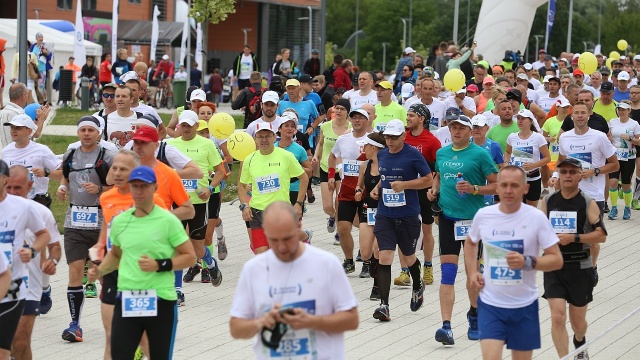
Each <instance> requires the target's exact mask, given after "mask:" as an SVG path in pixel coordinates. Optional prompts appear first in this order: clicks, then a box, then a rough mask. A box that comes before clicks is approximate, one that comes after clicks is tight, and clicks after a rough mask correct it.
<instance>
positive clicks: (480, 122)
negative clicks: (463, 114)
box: [471, 114, 488, 127]
mask: <svg viewBox="0 0 640 360" xmlns="http://www.w3.org/2000/svg"><path fill="white" fill-rule="evenodd" d="M471 125H472V126H480V127H483V126H486V125H488V123H487V118H486V117H485V116H484V115H482V114H478V115H476V116H474V117H472V118H471Z"/></svg>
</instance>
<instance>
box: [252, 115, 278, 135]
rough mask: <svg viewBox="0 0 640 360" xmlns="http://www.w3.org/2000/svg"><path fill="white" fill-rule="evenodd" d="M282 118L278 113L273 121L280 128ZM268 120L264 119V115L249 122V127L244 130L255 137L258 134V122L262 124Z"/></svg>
mask: <svg viewBox="0 0 640 360" xmlns="http://www.w3.org/2000/svg"><path fill="white" fill-rule="evenodd" d="M282 120H283V119H282V118H281V117H280V116H278V115H276V118H275V119H274V120H273V121H272V122H271V123H272V124H273V126H274V127H275V128H276V129H278V128H280V125H281V124H282ZM266 122H268V121H264V120H263V119H262V117H260V118H258V119H255V120H253V121H252V122H251V123H249V125H248V126H247V128H246V129H245V130H244V131H246V132H247V134H249V135H251V137H254V136H255V135H256V129H257V128H258V124H262V123H266Z"/></svg>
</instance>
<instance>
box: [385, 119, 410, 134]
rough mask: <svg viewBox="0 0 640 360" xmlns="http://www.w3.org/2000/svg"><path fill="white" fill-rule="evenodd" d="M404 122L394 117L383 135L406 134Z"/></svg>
mask: <svg viewBox="0 0 640 360" xmlns="http://www.w3.org/2000/svg"><path fill="white" fill-rule="evenodd" d="M404 132H405V130H404V123H403V122H402V121H400V120H398V119H393V120H391V121H389V122H388V123H387V127H386V128H385V129H384V132H383V133H382V134H383V135H391V136H397V135H402V134H404Z"/></svg>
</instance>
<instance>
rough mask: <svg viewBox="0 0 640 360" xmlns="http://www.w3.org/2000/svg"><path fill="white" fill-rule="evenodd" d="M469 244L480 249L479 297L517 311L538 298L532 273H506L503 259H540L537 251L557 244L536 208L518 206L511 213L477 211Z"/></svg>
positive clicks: (497, 207) (494, 209)
mask: <svg viewBox="0 0 640 360" xmlns="http://www.w3.org/2000/svg"><path fill="white" fill-rule="evenodd" d="M469 237H470V238H471V241H473V242H474V243H477V242H478V241H480V240H482V244H483V246H484V251H483V253H484V255H483V256H484V275H483V277H484V287H483V288H482V290H480V298H481V299H482V301H483V302H484V303H486V304H489V305H491V306H495V307H500V308H506V309H518V308H522V307H525V306H528V305H530V304H531V303H533V302H534V301H536V299H537V298H538V289H537V287H536V271H535V270H534V271H525V270H510V269H509V267H508V266H507V261H506V259H505V257H506V255H507V253H509V252H510V251H517V252H519V253H521V254H523V255H531V256H540V252H541V249H548V248H550V247H551V246H553V245H554V244H556V243H558V241H559V239H558V236H557V235H556V234H555V232H554V231H553V228H552V227H551V223H550V222H549V219H547V217H546V216H545V214H544V213H543V212H542V211H540V210H538V209H537V208H535V207H533V206H530V205H526V204H522V205H520V209H519V210H518V211H516V212H515V213H513V214H505V213H503V212H502V211H500V205H499V204H497V205H492V206H488V207H485V208H482V209H480V210H478V212H477V213H476V216H474V217H473V223H472V224H471V229H470V230H469Z"/></svg>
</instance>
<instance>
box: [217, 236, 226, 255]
mask: <svg viewBox="0 0 640 360" xmlns="http://www.w3.org/2000/svg"><path fill="white" fill-rule="evenodd" d="M227 254H228V252H227V240H226V239H225V237H224V235H223V236H222V237H219V238H218V259H220V260H224V259H226V258H227Z"/></svg>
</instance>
